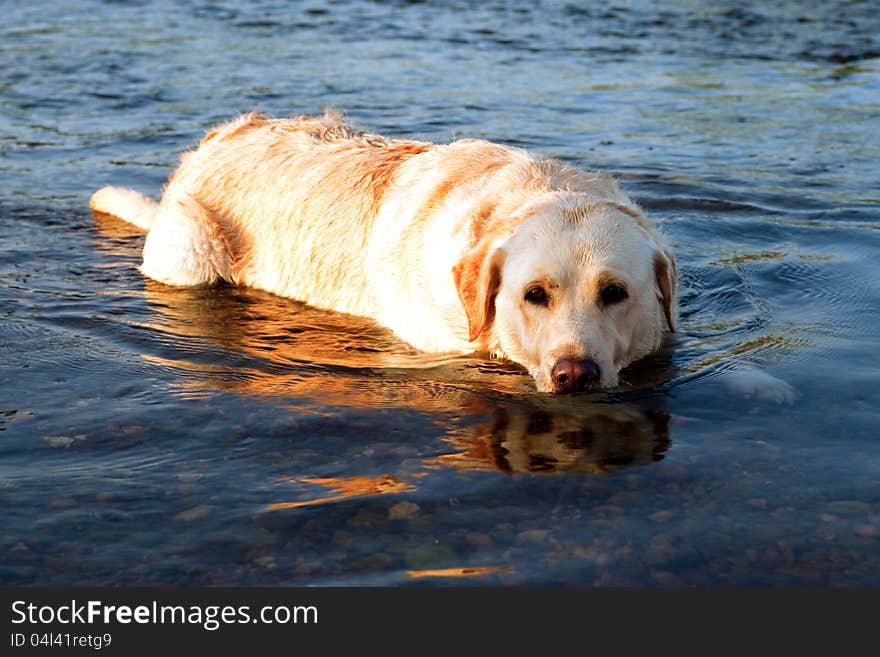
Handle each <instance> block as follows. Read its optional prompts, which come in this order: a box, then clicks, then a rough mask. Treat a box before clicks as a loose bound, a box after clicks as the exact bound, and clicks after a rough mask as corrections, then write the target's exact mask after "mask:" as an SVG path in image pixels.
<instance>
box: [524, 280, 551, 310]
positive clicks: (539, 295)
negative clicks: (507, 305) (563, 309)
mask: <svg viewBox="0 0 880 657" xmlns="http://www.w3.org/2000/svg"><path fill="white" fill-rule="evenodd" d="M526 301H528V302H529V303H533V304H535V305H536V306H546V305H547V290H545V289H544V288H543V287H541V286H540V285H535V286H534V287H530V288H529V289H528V291H527V292H526Z"/></svg>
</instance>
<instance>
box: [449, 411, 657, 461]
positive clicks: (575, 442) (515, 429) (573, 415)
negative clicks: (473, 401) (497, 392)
mask: <svg viewBox="0 0 880 657" xmlns="http://www.w3.org/2000/svg"><path fill="white" fill-rule="evenodd" d="M568 402H569V406H573V407H574V408H570V409H563V408H555V409H554V408H549V407H545V408H540V407H539V406H537V405H532V404H529V403H527V402H526V403H523V402H518V403H515V404H514V403H510V404H498V405H496V406H495V407H494V408H493V411H492V419H491V421H490V422H488V423H485V424H481V425H477V426H473V427H468V428H466V429H463V430H460V431H458V432H456V434H455V435H453V436H451V437H450V438H448V439H447V440H448V441H449V443H450V444H451V445H452V446H453V447H454V448H455V451H454V452H452V453H450V454H445V455H442V456H438V457H437V458H435V459H434V462H435V463H437V464H441V465H446V466H451V467H455V468H459V469H463V470H485V471H491V470H500V471H501V472H504V473H508V474H514V473H520V472H531V473H549V472H569V473H573V472H579V473H590V474H599V473H612V472H615V471H617V470H619V469H621V468H625V467H628V466H632V465H644V464H648V463H651V462H653V461H658V460H660V459H662V458H663V455H664V453H665V452H666V450H667V449H668V448H669V445H670V441H669V415H668V414H667V413H665V412H663V411H661V410H648V409H645V408H643V407H641V406H640V405H636V404H630V403H616V404H605V403H583V402H581V403H578V402H577V401H576V400H572V399H569V400H568Z"/></svg>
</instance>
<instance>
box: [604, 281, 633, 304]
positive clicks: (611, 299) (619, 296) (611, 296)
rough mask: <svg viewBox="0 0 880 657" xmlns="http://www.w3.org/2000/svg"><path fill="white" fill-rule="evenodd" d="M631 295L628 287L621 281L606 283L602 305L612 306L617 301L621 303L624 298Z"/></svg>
mask: <svg viewBox="0 0 880 657" xmlns="http://www.w3.org/2000/svg"><path fill="white" fill-rule="evenodd" d="M628 296H629V294H627V292H626V288H624V287H623V285H620V284H619V283H612V284H611V285H606V286H605V287H603V288H602V305H603V306H610V305H613V304H615V303H620V302H621V301H623V300H624V299H626V298H627V297H628Z"/></svg>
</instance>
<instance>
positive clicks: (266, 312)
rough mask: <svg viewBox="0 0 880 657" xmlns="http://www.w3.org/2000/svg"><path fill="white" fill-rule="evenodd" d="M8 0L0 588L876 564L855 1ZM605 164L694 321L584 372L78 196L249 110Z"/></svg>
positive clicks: (878, 120) (681, 578)
mask: <svg viewBox="0 0 880 657" xmlns="http://www.w3.org/2000/svg"><path fill="white" fill-rule="evenodd" d="M764 4H765V3H757V2H754V3H748V2H747V3H743V2H720V3H714V5H713V7H711V8H708V7H706V6H705V4H704V3H701V2H697V0H677V1H676V0H669V1H668V2H616V3H613V4H612V5H605V4H602V5H596V6H595V7H593V8H587V9H585V8H583V7H581V6H580V5H579V4H572V5H565V4H563V3H555V2H543V3H531V2H529V3H526V2H517V1H514V2H506V3H485V4H480V6H479V7H477V8H474V7H471V6H470V4H461V5H455V4H452V3H430V2H428V3H403V2H401V3H381V4H379V3H376V4H374V3H368V2H340V3H332V5H331V4H326V5H325V4H321V3H306V4H303V5H295V6H290V5H287V4H286V3H274V2H253V3H231V2H210V3H206V2H195V3H172V2H113V3H101V2H92V1H87V0H72V1H67V2H63V3H62V2H41V3H40V2H38V3H33V4H28V5H25V3H18V4H17V5H15V6H9V7H7V8H5V10H4V20H3V22H2V24H0V62H2V63H3V66H2V67H0V381H2V382H0V509H2V526H3V532H2V533H0V554H2V555H3V558H2V560H0V582H2V583H5V584H161V583H168V584H179V585H195V584H236V585H237V584H260V585H264V584H268V585H273V584H284V585H340V584H346V585H399V584H409V583H414V584H417V585H430V584H473V585H485V584H585V585H595V584H599V585H617V584H625V585H626V584H629V585H645V586H652V585H682V584H684V585H720V584H738V585H804V584H820V585H866V584H869V585H877V584H880V484H878V472H880V439H878V431H877V429H876V426H877V420H878V412H877V409H878V401H880V393H878V388H877V385H876V383H877V360H876V354H877V352H878V348H880V331H878V325H880V322H878V319H880V318H878V308H880V289H878V284H877V281H878V273H880V265H878V258H877V253H878V247H880V232H878V227H880V221H878V218H880V205H878V204H880V195H878V178H877V162H878V157H880V58H878V57H880V37H878V35H880V12H878V11H876V5H875V4H874V3H869V2H829V3H822V6H821V7H815V6H814V5H815V4H819V3H811V2H784V3H775V6H774V7H773V8H768V7H765V6H764ZM328 106H331V107H334V108H337V109H340V110H343V111H344V112H345V113H346V114H347V116H348V117H349V118H350V120H352V121H353V122H354V123H355V124H357V125H359V126H362V127H363V128H365V129H369V130H371V131H376V132H383V133H386V134H389V135H393V136H414V137H416V138H421V139H429V140H434V141H447V140H450V139H453V138H457V137H483V138H489V139H494V140H498V141H501V142H505V143H508V144H511V145H517V146H523V147H527V148H530V149H535V150H537V151H541V152H545V153H548V154H551V155H554V156H556V157H560V158H562V159H565V160H567V161H569V162H571V163H573V164H576V165H578V166H581V167H584V168H598V169H605V170H609V171H612V172H614V173H616V174H617V175H618V176H619V177H620V178H621V181H622V184H623V185H624V187H625V188H626V189H627V191H628V192H630V193H631V194H632V195H633V196H634V197H635V198H636V199H638V201H639V202H640V203H641V204H642V205H643V206H644V207H645V208H646V210H647V211H648V212H649V214H650V215H651V216H652V217H654V218H655V219H656V220H657V222H658V223H659V224H660V225H661V226H662V228H663V230H664V231H665V232H666V233H667V234H668V235H669V237H670V239H671V241H672V242H673V244H674V245H675V248H676V252H677V256H678V259H679V266H680V269H681V271H682V280H681V286H680V292H681V298H682V303H681V306H682V321H681V330H680V331H679V332H678V334H677V336H676V339H675V344H674V345H672V346H671V348H670V349H669V350H668V352H667V353H664V354H661V355H659V356H658V357H656V358H654V359H653V360H651V361H650V362H646V363H642V364H640V365H639V366H638V367H635V368H633V369H632V370H630V371H628V372H625V373H624V376H623V379H624V381H625V385H623V386H621V388H620V389H618V390H614V391H610V392H608V393H603V394H600V395H580V396H567V397H558V398H554V397H549V396H545V395H539V394H537V393H535V392H534V391H533V389H532V387H531V382H530V379H529V378H528V377H527V376H526V375H525V374H523V373H522V372H521V371H520V370H519V369H517V368H516V367H513V366H506V365H504V364H501V363H497V362H494V361H487V360H483V359H480V358H478V357H468V358H446V357H435V356H425V355H420V354H417V353H415V352H413V351H412V350H411V349H409V348H408V347H407V346H406V345H404V344H401V343H400V342H399V341H397V340H395V338H394V337H393V336H392V335H391V334H390V333H389V332H388V331H386V330H384V329H382V328H380V327H377V326H376V325H375V324H373V323H371V322H369V321H367V320H363V319H359V318H354V317H349V316H343V315H335V314H332V313H327V312H321V311H317V310H314V309H311V308H309V307H306V306H304V305H302V304H300V303H297V302H295V301H291V300H286V299H280V298H276V297H273V296H272V295H269V294H266V293H262V292H259V291H254V290H247V289H239V290H235V289H228V288H219V289H210V290H193V289H173V288H169V287H165V286H162V285H160V284H157V283H154V282H152V281H149V280H145V279H144V278H143V277H142V276H141V275H140V274H139V273H138V272H137V270H136V269H135V267H136V265H137V264H138V263H139V258H140V247H141V245H142V241H143V237H142V236H141V235H140V234H139V233H138V232H137V231H136V230H134V229H131V228H130V227H128V226H126V225H124V224H121V223H118V222H116V221H113V220H104V221H99V220H95V219H93V218H92V217H91V216H90V214H89V211H88V197H89V195H90V194H91V192H92V191H94V190H95V189H97V188H98V187H100V186H101V185H104V184H108V183H113V184H118V185H123V186H130V187H135V188H138V189H141V190H142V191H144V192H147V193H151V194H154V195H156V194H158V192H159V190H160V189H161V186H162V184H163V183H164V181H165V179H166V177H167V175H168V174H169V173H170V171H171V170H172V169H173V167H174V165H175V162H176V159H177V155H178V153H179V151H181V150H182V149H185V148H188V147H191V146H192V145H194V144H195V143H196V142H197V141H198V139H199V138H200V136H201V135H202V134H203V133H204V131H205V130H206V129H207V128H208V127H209V126H211V125H212V124H213V123H215V122H217V121H219V120H225V119H227V118H229V117H232V116H234V115H235V114H237V113H239V112H241V111H245V110H262V111H267V112H268V113H270V114H274V115H286V114H298V113H315V112H320V111H321V110H322V109H324V108H325V107H328Z"/></svg>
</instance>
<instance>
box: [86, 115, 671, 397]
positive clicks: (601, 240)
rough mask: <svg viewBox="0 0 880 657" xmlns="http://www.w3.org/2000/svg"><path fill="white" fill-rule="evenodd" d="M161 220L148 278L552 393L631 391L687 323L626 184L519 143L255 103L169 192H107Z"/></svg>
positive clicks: (203, 148)
mask: <svg viewBox="0 0 880 657" xmlns="http://www.w3.org/2000/svg"><path fill="white" fill-rule="evenodd" d="M91 206H92V209H93V210H94V211H95V212H97V213H103V214H109V215H114V216H117V217H119V218H121V219H124V220H126V221H129V222H131V223H133V224H136V225H138V226H140V227H142V228H144V229H145V230H148V231H149V234H148V235H147V239H146V244H145V246H144V261H143V265H142V266H141V271H142V272H143V273H144V274H146V275H147V276H149V277H151V278H154V279H156V280H157V281H161V282H163V283H167V284H169V285H210V284H212V283H215V282H218V281H227V282H229V283H233V284H237V285H249V286H253V287H257V288H262V289H264V290H268V291H270V292H274V293H276V294H279V295H283V296H286V297H292V298H295V299H299V300H302V301H305V302H307V303H309V304H312V305H314V306H318V307H321V308H326V309H331V310H337V311H341V312H346V313H353V314H357V315H364V316H368V317H372V318H374V319H375V320H377V321H378V322H379V323H381V324H383V325H385V326H387V327H389V328H390V329H392V330H393V331H394V332H395V333H396V334H397V335H398V336H400V337H401V338H402V339H404V340H406V341H407V342H408V343H410V344H411V345H413V346H414V347H416V348H417V349H421V350H423V351H429V352H458V353H469V352H474V351H483V352H489V353H490V354H491V355H492V356H495V357H500V358H508V359H510V360H513V361H516V362H517V363H521V364H522V365H524V366H525V367H526V368H527V369H528V370H529V372H530V373H531V375H532V376H533V377H534V379H535V383H536V385H537V388H538V390H540V391H544V392H570V391H575V390H585V389H586V390H592V389H596V388H599V387H607V386H614V385H617V382H618V372H619V371H620V369H621V368H623V367H625V366H626V365H628V364H629V363H631V362H633V361H635V360H636V359H638V358H641V357H643V356H645V355H647V354H649V353H651V352H652V351H655V350H656V349H657V348H658V347H659V346H660V344H661V341H662V339H663V336H664V333H665V332H666V331H673V330H674V328H675V321H676V267H675V261H674V260H673V257H672V255H671V253H670V251H669V249H668V248H667V246H666V243H665V241H664V240H663V238H662V237H661V235H660V234H658V233H657V231H656V230H655V229H654V227H653V225H652V224H651V222H649V221H648V220H647V219H646V217H645V216H644V214H643V213H642V211H641V210H640V209H639V208H638V206H637V205H636V204H635V203H634V202H633V201H632V200H631V199H630V198H629V197H628V196H627V195H626V194H624V193H623V192H622V191H621V190H620V188H619V187H618V186H617V184H616V183H615V182H614V180H613V179H612V178H611V177H609V176H607V175H603V174H597V173H587V172H583V171H579V170H576V169H573V168H571V167H568V166H566V165H564V164H562V163H561V162H558V161H554V160H550V159H541V158H537V157H535V156H533V155H530V154H529V153H527V152H525V151H523V150H519V149H516V148H508V147H505V146H501V145H498V144H494V143H491V142H487V141H481V140H470V139H463V140H459V141H455V142H453V143H451V144H445V145H439V144H431V143H426V142H420V141H405V140H392V139H386V138H384V137H380V136H377V135H371V134H360V133H356V132H353V131H352V130H351V129H350V128H349V127H347V126H346V125H344V124H343V123H342V122H341V120H340V117H339V116H337V115H335V114H330V113H328V114H326V115H325V116H324V117H322V118H310V117H297V118H293V119H270V118H267V117H265V116H262V115H259V114H246V115H244V116H241V117H239V118H238V119H236V120H234V121H232V122H230V123H227V124H225V125H222V126H220V127H218V128H216V129H214V130H212V131H211V132H209V133H208V134H207V135H206V136H205V138H204V139H203V140H202V142H201V143H200V144H199V146H198V148H196V150H194V151H192V152H188V153H185V154H184V155H183V156H182V158H181V164H180V167H179V168H178V169H177V171H176V172H175V173H174V174H173V175H172V176H171V178H170V179H169V181H168V184H167V186H166V187H165V191H164V194H163V196H162V200H161V202H160V203H158V204H156V203H155V202H154V201H152V200H150V199H148V198H146V197H144V196H142V195H141V194H139V193H137V192H135V191H132V190H126V189H120V188H115V187H105V188H103V189H101V190H99V191H97V192H96V193H95V194H94V195H93V196H92V199H91Z"/></svg>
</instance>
